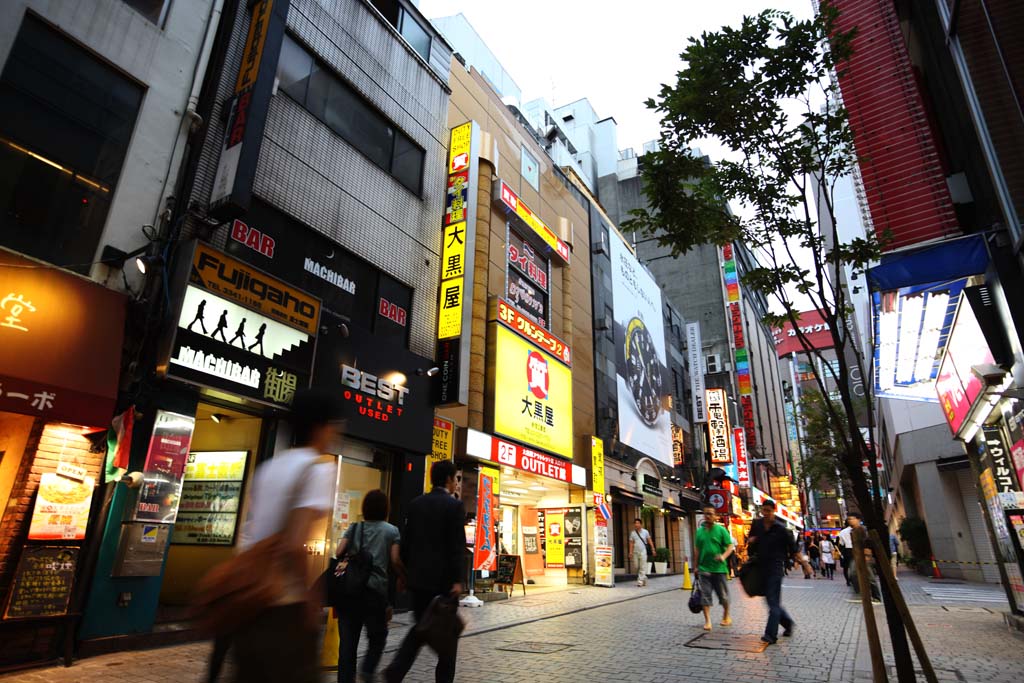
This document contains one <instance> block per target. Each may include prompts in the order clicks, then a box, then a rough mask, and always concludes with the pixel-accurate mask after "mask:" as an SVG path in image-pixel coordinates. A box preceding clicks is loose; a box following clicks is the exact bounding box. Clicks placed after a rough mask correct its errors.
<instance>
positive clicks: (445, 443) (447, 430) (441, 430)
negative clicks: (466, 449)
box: [423, 417, 455, 493]
mask: <svg viewBox="0 0 1024 683" xmlns="http://www.w3.org/2000/svg"><path fill="white" fill-rule="evenodd" d="M454 432H455V423H453V422H451V421H450V420H445V419H444V418H441V417H435V418H434V435H433V443H432V445H431V448H430V452H429V453H427V458H426V460H425V461H424V463H423V493H430V492H431V490H433V488H434V487H433V485H432V484H431V483H430V469H431V468H432V467H433V466H434V465H435V464H436V463H439V462H441V461H443V460H451V459H452V454H453V453H454V439H453V437H454Z"/></svg>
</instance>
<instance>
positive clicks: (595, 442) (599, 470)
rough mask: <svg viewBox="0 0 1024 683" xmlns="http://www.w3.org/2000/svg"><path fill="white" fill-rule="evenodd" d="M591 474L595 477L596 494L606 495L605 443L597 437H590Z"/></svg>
mask: <svg viewBox="0 0 1024 683" xmlns="http://www.w3.org/2000/svg"><path fill="white" fill-rule="evenodd" d="M590 472H591V474H592V475H593V486H592V487H591V488H593V489H594V492H595V493H600V494H604V493H605V490H604V442H603V441H601V439H599V438H597V437H596V436H592V437H590Z"/></svg>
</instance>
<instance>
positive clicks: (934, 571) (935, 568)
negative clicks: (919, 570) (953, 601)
mask: <svg viewBox="0 0 1024 683" xmlns="http://www.w3.org/2000/svg"><path fill="white" fill-rule="evenodd" d="M932 578H933V579H941V578H942V572H940V571H939V565H937V564H936V563H935V556H934V555H932Z"/></svg>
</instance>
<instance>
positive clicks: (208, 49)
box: [185, 0, 224, 132]
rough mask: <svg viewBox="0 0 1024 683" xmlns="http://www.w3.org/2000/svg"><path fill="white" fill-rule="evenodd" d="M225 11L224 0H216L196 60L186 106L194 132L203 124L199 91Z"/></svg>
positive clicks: (186, 114) (186, 112)
mask: <svg viewBox="0 0 1024 683" xmlns="http://www.w3.org/2000/svg"><path fill="white" fill-rule="evenodd" d="M223 11H224V0H214V3H213V7H211V8H210V16H209V17H208V18H207V20H206V35H205V36H203V47H202V49H201V50H200V51H199V61H197V62H196V68H195V71H193V72H192V92H190V93H189V94H188V105H187V106H186V107H185V116H187V117H188V118H189V119H190V124H189V125H190V127H191V130H192V132H195V130H196V129H197V128H198V127H199V126H201V125H203V117H201V116H200V115H199V114H198V113H197V112H196V109H197V107H198V106H199V91H200V90H201V89H202V87H203V74H205V73H206V68H207V67H208V66H209V64H210V54H211V53H212V52H213V42H214V40H215V39H216V37H217V28H218V27H219V26H220V17H221V14H222V13H223Z"/></svg>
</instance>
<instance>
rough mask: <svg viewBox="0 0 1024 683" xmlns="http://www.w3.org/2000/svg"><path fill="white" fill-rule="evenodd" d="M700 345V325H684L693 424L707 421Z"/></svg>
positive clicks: (702, 359)
mask: <svg viewBox="0 0 1024 683" xmlns="http://www.w3.org/2000/svg"><path fill="white" fill-rule="evenodd" d="M701 344H702V340H701V335H700V323H686V360H687V363H688V364H689V366H690V397H691V401H692V407H693V417H692V419H693V421H694V422H707V421H708V412H707V406H706V404H705V403H704V358H703V355H704V354H703V351H702V346H701Z"/></svg>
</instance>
